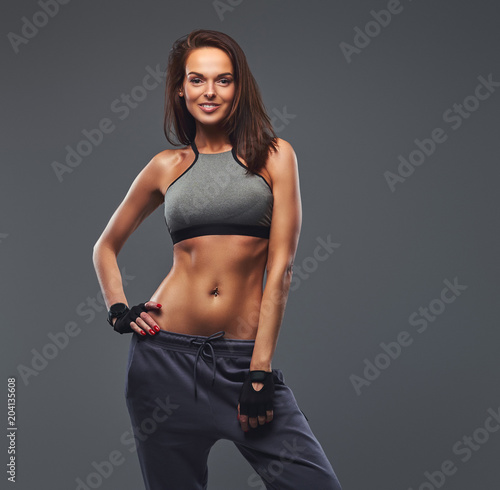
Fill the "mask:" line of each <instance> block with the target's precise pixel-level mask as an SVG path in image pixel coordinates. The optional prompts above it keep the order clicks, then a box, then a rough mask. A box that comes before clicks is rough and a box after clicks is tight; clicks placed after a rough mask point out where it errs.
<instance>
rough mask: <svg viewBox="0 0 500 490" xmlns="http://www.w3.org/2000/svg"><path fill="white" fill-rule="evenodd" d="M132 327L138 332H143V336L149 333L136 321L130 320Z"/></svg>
mask: <svg viewBox="0 0 500 490" xmlns="http://www.w3.org/2000/svg"><path fill="white" fill-rule="evenodd" d="M130 328H131V329H132V330H133V331H134V332H137V333H139V334H141V335H142V336H146V335H147V333H146V332H145V331H144V330H143V329H142V328H141V327H139V326H138V325H137V324H136V323H135V322H130Z"/></svg>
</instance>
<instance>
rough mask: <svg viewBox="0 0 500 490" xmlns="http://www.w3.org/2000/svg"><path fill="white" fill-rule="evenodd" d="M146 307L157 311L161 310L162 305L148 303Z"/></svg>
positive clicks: (153, 302)
mask: <svg viewBox="0 0 500 490" xmlns="http://www.w3.org/2000/svg"><path fill="white" fill-rule="evenodd" d="M144 306H145V307H146V308H154V309H155V310H159V309H160V308H161V304H160V303H157V302H156V301H148V302H147V303H144Z"/></svg>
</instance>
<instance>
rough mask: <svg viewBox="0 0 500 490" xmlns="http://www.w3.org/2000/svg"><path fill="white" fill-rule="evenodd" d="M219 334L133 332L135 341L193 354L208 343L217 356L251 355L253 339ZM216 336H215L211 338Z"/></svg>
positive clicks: (161, 331)
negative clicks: (229, 337) (152, 333)
mask: <svg viewBox="0 0 500 490" xmlns="http://www.w3.org/2000/svg"><path fill="white" fill-rule="evenodd" d="M222 332H223V331H221V333H220V334H219V335H216V334H214V335H211V336H205V335H191V334H184V333H177V332H170V331H168V330H160V331H159V332H158V333H156V334H155V335H147V336H144V337H142V336H140V335H139V334H137V333H134V334H133V336H134V339H135V341H140V342H147V343H149V344H154V345H157V346H159V347H160V348H162V349H168V350H177V351H181V352H191V353H193V354H194V355H196V353H197V352H198V351H199V349H200V345H203V344H204V343H210V344H211V346H212V348H213V350H214V352H215V353H216V354H217V356H219V355H220V356H222V357H235V355H237V356H238V357H251V356H252V353H253V348H254V345H255V340H253V339H249V340H244V339H226V338H224V337H223V336H222ZM213 337H217V338H213Z"/></svg>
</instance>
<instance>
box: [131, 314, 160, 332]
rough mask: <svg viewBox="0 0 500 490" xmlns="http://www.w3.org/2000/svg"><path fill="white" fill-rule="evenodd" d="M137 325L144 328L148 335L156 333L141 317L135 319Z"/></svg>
mask: <svg viewBox="0 0 500 490" xmlns="http://www.w3.org/2000/svg"><path fill="white" fill-rule="evenodd" d="M135 323H137V325H138V326H139V327H140V328H142V329H143V330H145V331H146V332H147V333H149V335H154V334H155V333H156V331H155V329H153V328H152V327H150V326H149V325H148V324H147V323H146V322H145V321H144V320H143V319H142V318H141V317H137V318H136V319H135Z"/></svg>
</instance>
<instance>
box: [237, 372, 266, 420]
mask: <svg viewBox="0 0 500 490" xmlns="http://www.w3.org/2000/svg"><path fill="white" fill-rule="evenodd" d="M256 381H258V382H261V383H263V384H264V386H263V387H262V388H261V389H260V390H259V391H256V390H254V388H253V386H252V383H254V382H256ZM273 399H274V379H273V372H272V371H270V372H269V371H260V370H256V371H250V372H249V373H248V375H247V377H246V379H245V381H244V382H243V386H242V387H241V390H240V395H239V397H238V402H239V403H240V415H248V416H249V417H257V416H258V415H263V416H264V417H265V416H266V410H272V409H273Z"/></svg>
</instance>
